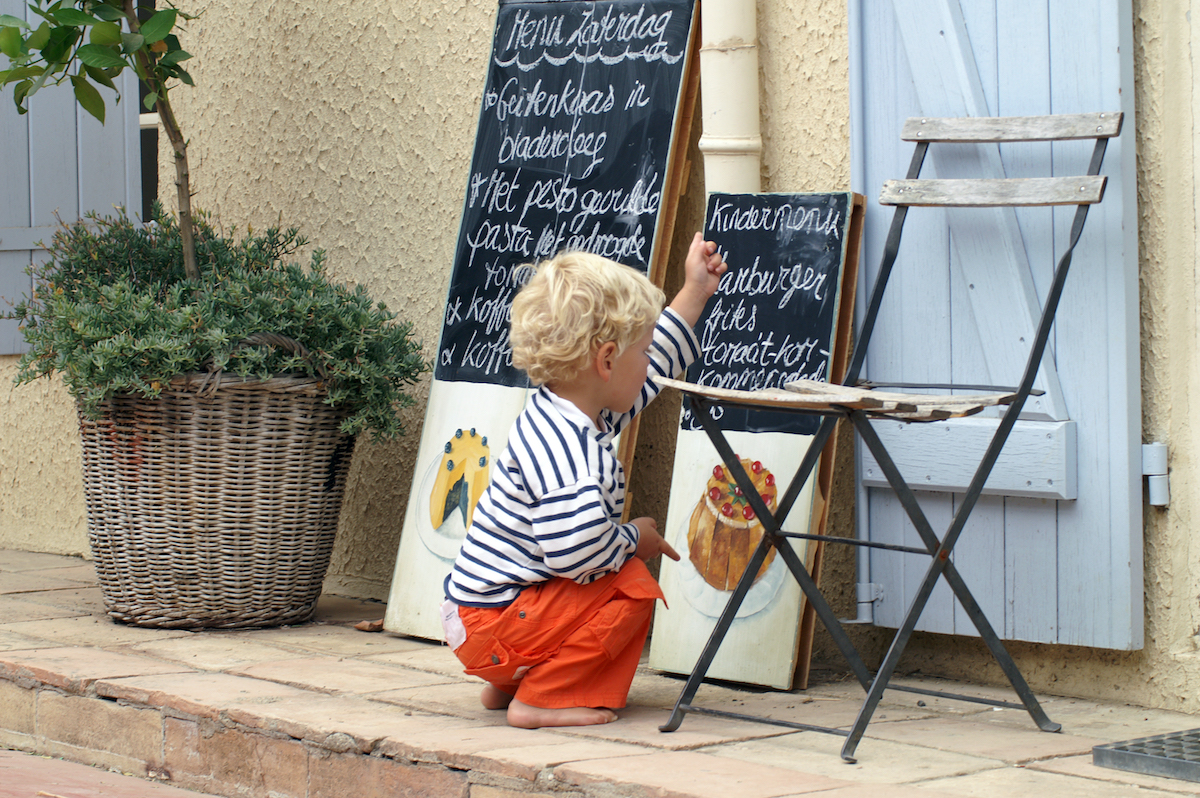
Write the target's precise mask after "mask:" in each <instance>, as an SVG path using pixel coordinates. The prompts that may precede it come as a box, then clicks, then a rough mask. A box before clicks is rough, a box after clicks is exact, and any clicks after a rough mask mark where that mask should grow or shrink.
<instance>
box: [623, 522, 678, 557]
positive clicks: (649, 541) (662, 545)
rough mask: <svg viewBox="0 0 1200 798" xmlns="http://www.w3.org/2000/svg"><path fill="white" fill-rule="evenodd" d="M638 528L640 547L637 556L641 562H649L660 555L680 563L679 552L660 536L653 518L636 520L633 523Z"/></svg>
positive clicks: (638, 546)
mask: <svg viewBox="0 0 1200 798" xmlns="http://www.w3.org/2000/svg"><path fill="white" fill-rule="evenodd" d="M631 523H633V524H635V525H636V526H637V528H638V545H637V551H636V552H635V554H636V555H637V558H638V559H639V560H645V561H649V560H652V559H654V558H655V557H657V556H658V555H659V554H665V555H667V556H668V557H670V558H671V559H672V560H675V561H676V562H679V552H677V551H675V549H674V548H673V547H672V546H671V544H670V543H668V542H667V541H666V540H664V539H663V536H662V535H660V534H658V522H657V521H655V520H654V519H653V518H649V517H645V516H643V517H642V518H635V519H633V521H632V522H631Z"/></svg>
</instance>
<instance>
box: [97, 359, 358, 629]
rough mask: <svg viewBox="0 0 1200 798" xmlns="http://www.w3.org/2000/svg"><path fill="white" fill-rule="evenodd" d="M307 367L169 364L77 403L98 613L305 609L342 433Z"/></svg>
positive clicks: (326, 548) (317, 573)
mask: <svg viewBox="0 0 1200 798" xmlns="http://www.w3.org/2000/svg"><path fill="white" fill-rule="evenodd" d="M324 396H325V393H324V390H323V389H322V387H321V383H320V382H318V381H317V380H315V379H311V378H309V377H307V376H290V375H285V376H279V377H276V378H273V379H270V380H254V379H241V378H237V377H229V376H226V377H224V378H223V379H220V380H217V381H214V380H213V375H210V374H190V375H185V376H181V377H179V378H177V379H175V380H172V382H171V383H170V384H169V386H168V387H167V389H166V390H164V391H163V393H162V396H161V398H159V399H146V398H143V397H140V396H131V395H118V396H116V397H113V398H111V399H109V400H106V402H105V403H104V405H103V417H102V418H101V420H99V421H92V420H90V419H88V418H86V417H84V416H83V415H82V414H81V415H80V432H81V435H82V439H83V476H84V492H85V496H86V499H87V511H88V538H89V542H90V544H91V549H92V554H93V557H94V558H95V565H96V571H97V573H98V575H99V580H100V587H101V590H102V592H103V594H104V602H105V607H106V609H107V611H108V614H109V615H110V616H111V617H112V618H113V619H114V620H117V621H120V622H123V623H128V624H133V625H136V626H149V627H162V628H183V629H198V628H244V627H261V626H279V625H283V624H294V623H302V622H304V621H306V620H308V619H309V618H310V617H311V616H312V613H313V610H314V609H315V607H316V601H317V598H318V596H319V595H320V593H321V584H322V582H323V580H324V578H325V572H326V570H327V569H328V566H329V557H330V553H331V552H332V549H333V541H334V535H335V533H336V531H337V523H338V514H339V512H340V509H341V504H342V497H343V495H344V493H345V485H346V473H347V470H348V468H349V465H350V459H351V454H352V452H353V449H354V441H355V439H354V438H353V437H352V436H349V435H346V434H344V433H342V432H341V431H340V430H339V429H338V425H339V424H340V423H341V421H342V420H343V418H345V413H344V412H342V411H339V410H337V409H335V408H332V407H330V406H329V405H327V404H325V403H324V402H323V401H322V400H323V397H324Z"/></svg>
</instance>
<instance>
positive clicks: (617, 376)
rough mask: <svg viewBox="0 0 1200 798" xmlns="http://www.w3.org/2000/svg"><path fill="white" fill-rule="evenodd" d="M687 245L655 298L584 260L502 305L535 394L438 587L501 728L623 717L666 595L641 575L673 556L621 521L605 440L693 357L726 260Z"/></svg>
mask: <svg viewBox="0 0 1200 798" xmlns="http://www.w3.org/2000/svg"><path fill="white" fill-rule="evenodd" d="M716 250H717V247H716V244H714V243H712V242H711V241H705V240H704V239H703V236H701V234H700V233H696V235H695V237H694V238H693V240H692V244H691V247H690V248H689V250H688V255H687V260H686V262H685V267H684V268H685V279H684V285H683V288H682V289H680V291H679V293H678V294H677V295H676V297H675V299H674V300H673V301H672V302H671V305H670V307H669V308H668V309H667V310H665V311H664V310H662V306H663V299H664V297H663V293H662V291H661V290H659V289H658V288H657V287H656V286H655V285H654V284H653V283H651V282H650V281H649V280H647V279H646V278H645V277H644V276H643V275H642V274H640V273H639V272H637V271H635V270H634V269H631V268H629V267H627V266H622V265H620V264H618V263H614V262H613V261H610V260H608V259H606V258H602V257H599V256H596V255H589V254H587V253H580V252H572V253H565V254H561V255H559V256H557V257H555V258H553V259H552V260H549V261H546V262H544V263H542V264H540V265H539V267H538V269H537V273H536V274H535V276H534V277H533V278H532V279H531V280H530V281H529V283H528V284H527V285H526V286H525V287H524V288H523V289H522V290H521V291H520V293H518V294H517V296H516V298H515V299H514V301H513V306H512V333H511V343H512V349H513V363H514V364H515V365H516V366H517V367H518V368H521V369H523V370H524V371H525V372H526V373H527V374H528V375H529V379H530V381H531V382H532V383H533V384H534V385H538V386H541V387H540V388H539V389H538V390H537V392H536V393H535V394H534V395H533V397H532V399H531V400H530V402H529V404H528V406H527V407H526V409H525V411H524V412H523V413H522V414H521V415H520V417H519V418H518V419H517V421H516V423H515V424H514V425H513V428H512V432H511V433H510V434H509V438H508V446H507V447H506V448H505V450H504V453H503V454H502V455H501V456H500V459H499V460H497V461H496V466H495V468H494V470H493V473H492V482H491V484H490V485H489V486H488V488H487V491H486V492H485V493H484V495H483V496H482V497H481V498H480V500H479V503H478V505H477V506H476V508H475V515H474V520H473V522H472V524H471V527H470V529H469V530H468V531H467V537H466V540H465V541H464V542H463V547H462V550H461V552H460V553H459V555H458V559H457V560H456V561H455V563H454V569H453V570H452V571H451V573H450V575H449V576H447V577H446V581H445V592H446V597H447V601H446V603H445V604H443V605H442V624H443V627H444V629H445V632H446V641H447V642H448V643H449V644H450V646H451V647H452V648H453V649H454V652H455V654H456V655H457V656H458V658H459V660H461V661H462V663H463V665H464V666H465V668H466V672H467V673H469V674H471V675H475V676H480V677H482V678H483V679H485V680H486V681H487V682H488V684H487V685H486V686H485V687H484V688H483V693H482V695H481V696H480V698H481V700H482V701H483V705H484V706H485V707H487V708H488V709H504V708H507V709H508V722H509V723H510V724H511V725H513V726H519V727H522V728H527V729H536V728H539V727H542V726H587V725H591V724H597V723H609V722H611V721H614V720H616V718H617V716H616V713H615V712H613V710H614V709H620V708H622V707H624V706H625V700H626V698H627V696H628V694H629V686H630V684H631V683H632V682H633V675H634V671H635V670H636V669H637V664H638V659H639V658H640V656H641V653H642V648H643V646H644V644H645V641H646V635H647V634H648V633H649V631H650V617H651V612H652V611H653V608H654V600H655V599H660V598H663V594H662V591H661V590H660V589H659V587H658V583H657V582H655V581H654V578H653V577H652V576H651V575H650V572H649V571H648V570H647V569H646V565H645V562H644V561H646V560H649V559H651V558H653V557H655V556H657V555H658V554H660V553H664V554H666V555H667V556H668V557H670V558H671V559H674V560H678V559H679V554H678V553H677V552H676V551H675V550H674V549H673V548H672V547H671V546H670V545H669V544H668V543H667V542H666V541H665V540H663V538H662V537H661V536H660V535H659V533H658V526H657V524H656V523H655V521H654V519H653V518H636V519H634V520H633V521H631V522H629V523H626V524H622V523H621V512H622V509H623V507H624V504H625V472H624V469H623V468H622V466H621V463H620V462H619V461H618V460H617V459H616V455H615V453H614V451H613V446H612V439H613V437H614V436H615V435H616V434H617V433H619V432H620V431H621V430H622V429H624V428H625V427H626V426H627V425H628V424H629V421H630V419H632V418H633V417H634V416H635V415H636V414H637V413H639V412H640V411H641V410H642V408H644V407H645V406H646V404H647V403H648V402H650V400H652V399H653V398H654V397H655V396H656V395H657V394H658V391H659V388H658V385H657V384H656V383H655V382H654V381H653V380H651V379H650V376H651V375H653V374H660V375H664V376H668V377H676V376H678V375H679V374H681V373H682V372H683V370H684V369H685V368H686V367H687V366H688V365H689V364H690V363H691V362H692V361H693V360H695V359H696V357H697V356H698V355H699V344H698V342H697V340H696V336H695V333H693V331H692V328H693V327H694V326H695V324H696V322H697V321H698V320H699V318H700V313H701V312H702V311H703V309H704V305H705V303H706V302H707V301H708V299H709V297H711V296H712V295H713V293H714V292H715V291H716V290H717V285H718V283H719V282H720V279H721V275H722V274H724V273H725V268H726V266H725V262H724V261H723V260H722V259H721V256H720V255H719V254H717V251H716Z"/></svg>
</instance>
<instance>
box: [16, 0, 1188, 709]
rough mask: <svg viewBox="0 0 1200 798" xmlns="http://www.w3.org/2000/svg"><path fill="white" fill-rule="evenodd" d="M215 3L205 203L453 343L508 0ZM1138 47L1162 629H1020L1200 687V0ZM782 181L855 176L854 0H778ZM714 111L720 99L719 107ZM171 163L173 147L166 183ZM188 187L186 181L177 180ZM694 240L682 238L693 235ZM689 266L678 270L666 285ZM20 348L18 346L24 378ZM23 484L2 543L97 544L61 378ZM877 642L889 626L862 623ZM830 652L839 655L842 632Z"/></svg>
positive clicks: (207, 42) (766, 19) (1151, 552)
mask: <svg viewBox="0 0 1200 798" xmlns="http://www.w3.org/2000/svg"><path fill="white" fill-rule="evenodd" d="M184 7H185V8H187V9H190V10H200V9H203V11H204V15H203V16H202V18H201V19H199V20H197V21H195V22H192V23H190V25H189V30H188V32H187V33H186V34H185V39H186V40H185V43H184V46H185V49H187V50H188V51H190V52H192V53H193V54H195V56H196V58H195V60H194V61H192V62H191V64H190V67H191V71H192V73H193V75H194V76H195V78H196V82H197V87H196V88H195V89H183V90H180V91H179V92H177V102H178V105H179V116H180V120H181V124H182V126H183V129H184V131H185V134H186V135H187V136H189V138H190V139H191V142H192V149H191V152H192V169H193V176H194V180H195V184H194V188H195V191H196V202H197V204H198V205H199V206H201V207H203V208H206V209H209V210H211V211H213V212H214V213H216V215H217V216H218V217H219V219H220V220H221V221H222V222H223V223H224V224H225V225H227V226H234V225H236V226H238V227H245V225H247V224H252V225H253V226H255V227H256V228H261V227H263V226H265V225H268V224H271V223H274V222H276V221H277V220H280V219H282V221H283V222H284V223H285V224H298V225H300V226H302V228H303V230H304V232H305V233H306V234H307V235H308V236H309V238H310V239H311V240H312V241H313V242H314V244H315V245H317V246H320V247H323V248H324V249H326V250H327V251H328V252H329V262H330V265H331V268H332V269H333V271H334V273H335V274H336V275H338V276H340V277H343V278H345V279H348V280H353V281H357V282H360V283H363V284H364V285H366V286H367V287H368V288H369V289H370V290H371V292H372V293H373V294H374V295H375V296H376V297H377V298H379V299H382V300H384V301H386V302H387V303H388V304H389V305H390V306H391V307H393V308H394V309H397V310H400V311H401V312H402V313H403V314H404V315H405V316H406V317H407V318H409V319H411V320H412V321H413V322H414V324H415V326H416V329H417V331H418V334H419V335H420V336H421V337H422V338H423V339H424V341H425V345H426V351H427V352H430V353H431V352H432V350H433V348H434V346H435V345H436V341H437V336H438V331H439V320H440V315H441V311H442V305H443V302H444V298H445V292H446V285H447V281H448V279H449V272H450V265H451V258H452V254H453V247H454V241H455V235H456V230H457V224H458V216H459V212H460V205H461V201H462V187H463V185H464V181H465V176H466V172H467V168H468V161H469V155H470V150H471V143H472V138H473V134H474V126H475V121H476V115H477V112H478V105H479V95H480V92H481V90H482V85H483V80H484V70H485V60H486V56H487V53H488V50H489V43H490V36H491V29H492V23H493V13H494V9H493V4H491V3H468V2H465V0H449V1H447V0H442V1H441V2H439V1H438V0H393V1H392V2H380V0H360V2H356V3H352V4H349V3H348V4H326V3H316V2H300V3H280V2H267V3H265V4H256V5H254V6H246V5H245V4H237V3H233V2H230V0H192V1H190V2H188V3H185V4H184ZM1134 8H1135V40H1136V48H1135V54H1134V55H1135V61H1136V92H1137V119H1136V126H1137V131H1136V132H1137V145H1138V159H1139V167H1138V168H1139V203H1140V207H1139V212H1140V230H1139V232H1140V238H1141V247H1142V251H1141V302H1142V361H1143V408H1144V432H1145V438H1146V440H1165V441H1168V442H1169V443H1170V445H1171V468H1172V474H1171V481H1172V501H1171V505H1170V507H1169V509H1166V510H1157V509H1148V510H1147V511H1146V515H1145V528H1146V541H1147V543H1146V551H1145V555H1146V608H1147V609H1146V615H1147V618H1146V620H1147V627H1146V628H1147V641H1146V648H1145V650H1143V651H1141V652H1132V653H1114V652H1104V651H1097V650H1094V649H1084V648H1069V647H1062V646H1038V645H1022V644H1014V645H1012V646H1011V649H1012V650H1013V653H1014V655H1015V656H1016V658H1017V660H1018V662H1019V664H1020V665H1021V667H1022V670H1023V671H1024V673H1025V674H1026V676H1027V677H1028V678H1029V680H1030V682H1031V684H1032V685H1033V687H1034V688H1035V690H1038V691H1042V692H1046V693H1052V694H1066V695H1086V696H1097V697H1103V698H1115V699H1119V700H1126V701H1130V702H1132V703H1140V704H1147V705H1154V706H1163V707H1169V708H1175V709H1187V710H1191V711H1197V710H1200V697H1198V696H1200V654H1198V653H1197V632H1198V630H1200V601H1198V599H1197V596H1198V595H1200V568H1197V567H1196V565H1195V562H1196V554H1197V549H1198V548H1200V545H1198V542H1197V541H1198V537H1197V532H1196V531H1195V525H1194V523H1193V522H1194V518H1195V516H1196V509H1195V503H1196V497H1195V491H1194V490H1193V489H1192V488H1191V485H1190V483H1191V482H1192V478H1193V475H1194V474H1195V469H1196V466H1195V462H1194V458H1193V457H1192V456H1191V455H1190V452H1191V451H1194V450H1196V443H1197V441H1196V437H1197V432H1196V428H1195V425H1193V423H1192V422H1191V409H1192V408H1191V407H1190V404H1189V397H1190V396H1194V395H1200V369H1198V368H1197V358H1196V354H1195V352H1196V347H1197V341H1196V335H1197V324H1196V311H1197V302H1196V291H1197V283H1198V281H1197V274H1196V269H1195V264H1196V260H1197V255H1198V254H1200V253H1198V252H1197V247H1198V242H1197V237H1196V228H1197V224H1198V222H1200V219H1198V218H1197V213H1198V212H1197V203H1196V197H1195V188H1196V186H1197V185H1198V184H1200V172H1198V171H1197V169H1198V167H1197V164H1196V162H1195V159H1194V153H1195V148H1196V141H1197V139H1196V130H1197V122H1198V119H1197V114H1198V113H1200V111H1197V103H1198V100H1200V97H1197V96H1196V94H1197V91H1198V89H1197V88H1196V86H1195V83H1196V80H1195V72H1194V66H1193V63H1192V55H1191V50H1192V45H1193V42H1195V41H1198V40H1200V20H1197V19H1194V18H1190V17H1189V13H1188V12H1189V3H1188V2H1186V0H1136V1H1135V3H1134ZM758 12H759V35H760V44H761V50H760V64H761V73H762V103H763V112H762V131H763V140H764V150H763V158H762V173H763V188H764V190H768V191H792V190H800V191H803V190H821V189H842V188H846V187H848V186H849V183H850V149H849V123H848V119H849V97H848V58H849V52H848V35H847V23H846V19H845V7H844V4H840V3H821V2H818V0H793V2H788V3H782V2H775V0H760V2H759V3H758ZM699 118H700V117H699V115H698V116H697V119H699ZM698 132H699V131H698V130H697V131H694V134H693V137H692V140H691V142H690V143H689V156H690V159H691V162H692V166H691V171H690V179H689V184H688V190H687V195H686V196H685V198H684V201H683V204H682V210H681V216H680V219H679V220H678V223H677V226H676V236H675V242H674V247H673V248H674V251H675V253H676V255H677V256H678V254H679V253H680V252H681V245H682V242H684V241H686V240H687V238H688V237H689V235H690V231H691V230H694V229H696V227H697V226H698V225H699V224H700V220H701V215H702V198H703V167H702V160H701V157H700V154H699V152H698V150H697V147H696V136H697V135H698ZM170 180H171V174H170V172H169V171H167V170H164V172H163V181H164V183H163V184H164V189H169V187H170ZM164 193H165V192H164ZM675 260H676V261H677V260H678V258H677V257H676V258H675ZM679 282H680V275H679V273H678V270H677V269H676V270H672V271H671V272H669V273H668V275H667V291H668V294H670V293H671V292H672V291H673V290H674V289H675V288H677V287H678V285H679ZM13 370H14V369H13V359H12V358H5V359H0V385H3V386H9V385H10V378H11V375H12V372H13ZM425 391H426V386H422V387H421V388H420V389H419V390H418V392H417V393H418V400H419V403H418V406H417V407H415V408H413V409H412V410H410V411H409V412H408V414H407V419H408V421H409V428H410V430H411V433H410V435H409V436H408V437H407V438H405V439H402V440H401V441H399V442H397V443H394V444H388V445H383V446H373V445H370V444H368V443H366V442H364V443H363V444H362V445H360V447H359V450H358V454H357V456H356V459H355V462H354V465H353V467H352V472H351V483H350V488H349V493H348V495H347V501H346V508H345V510H344V512H343V517H342V523H341V529H340V533H339V540H338V544H337V547H336V549H335V552H334V561H333V565H332V567H331V570H330V576H329V585H330V587H331V588H332V589H334V590H337V591H339V592H344V593H347V594H350V595H355V596H360V597H373V598H378V599H384V598H386V596H387V592H388V587H389V581H390V578H391V573H392V565H393V559H394V557H395V553H396V549H397V545H398V534H399V527H400V521H401V519H402V517H403V514H404V508H405V503H406V501H407V497H408V492H409V486H410V477H409V473H408V472H409V469H410V468H411V465H412V462H413V459H414V457H415V450H416V445H417V441H418V437H419V431H420V425H421V422H422V419H423V416H424V407H423V401H424V396H425ZM0 402H3V403H4V409H5V413H4V414H3V416H2V418H3V421H2V422H0V423H2V424H3V425H4V429H3V435H0V463H3V471H2V472H0V474H2V478H3V484H4V486H5V491H3V492H2V493H0V547H4V546H8V547H15V548H22V549H30V550H42V551H53V552H60V553H74V552H81V551H83V550H85V548H86V535H85V532H84V517H83V503H82V498H81V490H80V487H79V476H78V473H79V463H78V451H77V434H76V432H75V427H74V421H73V415H72V409H71V405H70V402H69V401H68V400H67V398H66V396H65V392H63V391H62V389H61V386H58V385H57V384H56V383H53V382H40V383H38V384H37V385H34V386H28V387H24V388H20V389H15V390H14V389H12V388H11V387H4V388H0ZM677 414H678V400H677V399H676V398H667V399H665V400H664V401H662V402H659V403H656V404H655V405H653V406H652V408H651V410H650V411H648V413H647V416H646V417H645V419H644V421H643V424H642V430H641V437H640V438H639V447H638V453H637V460H636V462H635V464H634V468H633V473H632V474H631V484H634V485H638V486H640V487H639V488H638V489H637V490H635V491H634V497H635V498H634V500H633V507H632V508H631V509H632V510H633V512H634V513H635V514H638V515H642V514H646V515H655V516H658V517H664V516H665V502H666V485H665V484H664V480H662V479H661V478H659V477H657V476H656V475H661V474H664V473H670V464H671V460H672V453H673V445H674V427H675V422H676V419H677ZM850 451H851V450H850V449H849V447H848V446H847V445H846V444H845V442H843V445H842V447H841V449H840V455H841V457H840V462H839V472H838V482H837V487H836V488H835V505H834V510H833V519H832V529H831V531H832V532H833V533H834V534H849V533H850V531H851V530H852V527H853V518H854V515H853V493H852V491H851V489H850V481H851V473H852V472H851V471H850V470H849V465H850ZM844 548H845V547H836V548H835V547H830V554H829V560H828V561H827V570H826V575H825V579H824V584H825V586H826V587H827V589H829V591H830V593H831V594H832V595H831V601H832V603H833V604H834V607H835V610H837V611H838V612H839V614H841V615H845V614H848V613H852V612H853V608H852V596H851V594H852V591H853V585H852V582H853V579H852V557H851V556H850V555H849V553H848V552H845V551H842V549H844ZM853 635H854V637H855V640H856V642H858V643H859V644H860V645H861V647H862V648H863V650H864V653H865V654H866V655H867V657H868V660H870V659H871V658H873V657H876V658H877V657H878V656H879V654H880V653H881V651H880V647H881V645H882V643H883V640H884V638H885V634H884V633H883V632H881V631H879V630H871V629H855V630H853ZM815 659H816V662H817V663H818V664H822V663H829V664H831V665H835V666H836V665H837V664H838V659H837V656H836V654H835V652H834V651H833V649H832V647H831V646H830V644H829V642H828V638H827V637H826V636H825V635H824V634H819V635H818V639H817V643H816V657H815ZM901 668H902V670H909V671H911V670H920V671H922V672H924V673H930V674H942V675H948V676H956V677H962V678H968V679H972V680H981V679H982V680H987V681H991V682H995V683H998V684H999V683H1002V682H1003V677H1002V676H1001V675H1000V673H999V671H998V669H997V668H996V667H995V666H994V665H993V664H992V661H991V659H990V657H989V656H988V655H987V653H986V652H985V651H983V649H982V647H981V646H980V645H979V644H978V642H976V641H974V640H971V639H966V638H951V637H946V636H938V635H927V634H926V635H922V634H918V635H917V636H916V637H915V638H914V640H913V642H912V644H911V645H910V648H909V653H908V654H907V655H906V657H905V658H904V660H903V662H902V665H901Z"/></svg>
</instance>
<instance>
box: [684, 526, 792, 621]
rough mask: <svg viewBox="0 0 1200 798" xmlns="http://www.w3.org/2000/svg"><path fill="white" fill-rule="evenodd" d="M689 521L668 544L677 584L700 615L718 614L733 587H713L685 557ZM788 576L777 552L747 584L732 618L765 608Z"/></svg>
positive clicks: (711, 616) (686, 553)
mask: <svg viewBox="0 0 1200 798" xmlns="http://www.w3.org/2000/svg"><path fill="white" fill-rule="evenodd" d="M691 516H692V514H691V513H688V514H687V515H686V516H685V517H686V518H687V519H688V522H690V521H691ZM687 528H688V523H687V522H685V523H684V524H683V525H682V526H681V527H680V528H679V530H678V531H677V532H676V534H675V540H674V541H672V542H671V545H672V546H674V547H675V550H676V551H678V552H679V555H680V561H679V571H680V578H679V587H680V590H681V591H682V593H683V597H684V600H686V601H687V603H688V604H689V605H691V607H692V609H694V610H696V612H698V613H700V614H701V615H704V616H707V617H709V618H713V619H716V618H719V617H720V616H721V613H722V612H723V611H724V610H725V605H726V604H728V603H729V597H730V596H732V595H733V591H732V590H717V589H716V588H715V587H713V586H712V585H710V584H709V583H708V582H705V581H704V577H703V576H702V575H701V574H700V572H699V571H697V570H696V566H694V565H692V561H691V560H690V559H688V556H687V555H688V541H687ZM787 576H790V574H789V573H788V570H787V565H786V564H784V562H783V558H782V557H780V556H779V554H778V552H776V554H775V558H774V559H773V560H772V561H771V564H770V565H768V566H767V572H766V573H765V574H763V575H762V578H761V579H759V580H758V581H757V582H755V583H754V585H753V586H752V587H751V588H750V592H749V593H747V594H746V598H745V599H744V600H743V601H742V606H740V607H738V611H737V615H735V616H734V617H735V618H748V617H750V616H751V615H755V614H757V613H759V612H762V611H763V610H765V609H766V608H767V607H768V606H769V605H770V604H771V602H772V601H774V599H775V596H776V595H778V593H779V588H780V586H781V585H782V584H783V582H784V578H785V577H787Z"/></svg>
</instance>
